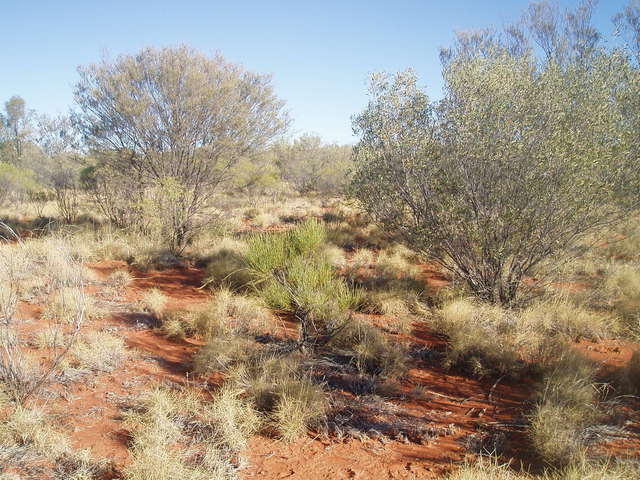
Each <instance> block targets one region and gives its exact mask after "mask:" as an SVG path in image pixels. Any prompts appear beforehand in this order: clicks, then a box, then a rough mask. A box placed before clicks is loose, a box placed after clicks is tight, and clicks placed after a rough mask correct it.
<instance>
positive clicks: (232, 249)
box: [205, 237, 253, 289]
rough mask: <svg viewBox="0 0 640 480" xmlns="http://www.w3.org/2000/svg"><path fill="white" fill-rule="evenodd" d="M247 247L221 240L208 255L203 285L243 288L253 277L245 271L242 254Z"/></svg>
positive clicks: (241, 243) (244, 244)
mask: <svg viewBox="0 0 640 480" xmlns="http://www.w3.org/2000/svg"><path fill="white" fill-rule="evenodd" d="M246 248H247V245H246V243H244V242H241V241H239V240H235V239H232V238H226V237H225V238H222V239H221V240H220V241H219V242H217V243H216V246H215V248H214V249H212V251H211V252H210V253H209V255H208V257H207V259H206V267H205V273H206V275H205V278H206V280H205V285H207V286H210V287H212V288H217V287H223V286H228V287H230V288H233V289H241V288H245V287H246V286H247V285H248V284H249V283H251V281H252V279H253V277H252V276H251V274H250V272H249V270H248V269H247V264H246V262H245V258H244V252H245V251H246Z"/></svg>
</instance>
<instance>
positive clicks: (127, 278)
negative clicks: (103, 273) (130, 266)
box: [107, 270, 133, 291]
mask: <svg viewBox="0 0 640 480" xmlns="http://www.w3.org/2000/svg"><path fill="white" fill-rule="evenodd" d="M132 281H133V277H132V276H131V274H130V273H129V271H128V270H116V271H114V272H112V273H111V274H110V275H109V278H107V283H108V284H109V285H110V286H111V287H113V288H115V289H116V290H118V291H122V290H124V289H125V288H126V287H127V286H128V285H129V284H130V283H131V282H132Z"/></svg>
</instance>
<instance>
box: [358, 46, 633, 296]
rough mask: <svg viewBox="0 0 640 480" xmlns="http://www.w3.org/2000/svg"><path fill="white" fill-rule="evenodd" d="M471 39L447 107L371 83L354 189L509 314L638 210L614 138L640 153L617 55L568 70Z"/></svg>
mask: <svg viewBox="0 0 640 480" xmlns="http://www.w3.org/2000/svg"><path fill="white" fill-rule="evenodd" d="M464 38H465V37H462V36H461V37H460V42H459V44H457V47H459V52H458V50H456V52H458V53H459V54H455V53H454V54H453V55H452V56H451V57H450V58H449V59H448V60H447V61H446V63H445V66H444V82H445V86H446V87H445V91H446V94H445V97H444V98H443V99H442V100H441V101H439V102H431V101H430V100H429V98H428V97H427V95H426V94H425V93H424V91H422V90H421V89H420V88H419V87H418V86H417V78H416V76H415V74H414V73H413V72H411V71H409V72H403V73H399V74H397V75H395V76H393V77H392V76H390V75H385V74H376V75H374V76H373V78H372V81H371V87H370V97H371V99H370V102H369V105H368V107H367V108H366V109H365V110H364V112H362V113H361V114H360V115H358V116H356V117H354V129H355V131H356V132H357V133H358V134H360V137H361V139H360V141H359V143H358V144H357V145H356V147H355V149H354V163H355V172H354V176H353V181H352V191H353V193H354V195H355V196H356V198H357V199H358V200H359V201H360V203H361V205H362V206H363V208H364V209H365V210H366V211H367V212H368V213H370V214H371V215H372V216H373V217H374V218H375V219H376V221H377V222H379V223H380V224H381V225H382V226H383V227H384V228H385V229H386V230H387V231H389V232H391V233H395V234H399V235H401V236H402V238H403V239H404V242H405V243H407V245H409V246H410V247H411V248H412V249H414V250H415V251H417V252H418V253H420V254H422V255H424V256H425V257H427V258H431V259H434V260H435V261H437V262H438V263H439V264H440V265H441V266H442V267H443V268H444V269H446V270H447V271H449V272H451V273H452V274H453V275H454V276H456V277H458V278H459V279H461V280H462V281H464V282H466V284H467V286H468V288H469V289H470V290H471V291H472V292H473V293H474V294H475V295H477V296H478V297H480V298H482V299H484V300H487V301H490V302H500V303H502V304H510V303H512V302H513V301H515V300H516V298H517V294H518V291H519V289H521V287H522V285H523V284H522V279H523V278H524V277H525V276H526V275H528V274H529V273H530V272H531V271H532V269H533V268H534V267H535V266H536V265H538V264H539V263H540V262H542V261H543V260H544V259H546V258H548V257H550V256H552V255H554V254H557V253H559V252H562V251H563V250H565V249H567V248H569V247H571V246H572V245H574V244H575V242H576V241H577V240H578V239H579V238H581V237H582V236H584V235H586V234H588V233H590V232H593V231H595V230H597V229H598V228H599V227H600V226H602V225H604V224H610V223H612V222H615V221H616V220H619V219H621V218H623V217H624V216H625V215H626V214H627V213H628V212H629V211H631V210H632V209H634V208H635V207H636V205H637V196H636V195H635V194H634V193H633V192H634V191H635V192H637V188H638V187H637V185H638V180H639V179H640V177H639V172H638V169H637V168H636V166H635V161H633V160H631V157H628V156H626V154H625V153H623V150H624V149H622V150H621V149H620V148H619V145H618V141H617V140H615V141H614V140H613V139H614V138H616V139H617V138H621V139H622V138H624V140H623V142H624V143H625V145H627V146H628V147H629V148H635V147H632V145H635V143H634V142H635V136H636V134H635V133H633V132H634V128H635V127H632V126H631V125H632V123H633V122H627V121H626V120H625V115H626V114H625V112H626V108H625V107H623V105H626V103H625V102H626V101H627V95H631V94H630V92H631V91H632V90H633V88H635V87H631V86H630V84H628V83H627V81H626V80H625V76H626V75H627V72H628V68H629V67H628V63H627V61H628V60H625V59H624V58H623V57H618V56H617V55H616V54H611V55H608V54H604V53H602V54H598V55H593V56H591V57H589V58H588V60H587V61H588V68H583V64H580V63H578V62H571V61H568V62H567V63H566V64H563V65H561V66H560V65H558V63H556V62H554V61H548V62H538V61H537V59H536V58H535V57H534V56H533V55H530V54H525V55H514V54H513V53H512V52H510V51H509V49H508V48H507V47H506V46H505V45H502V44H500V42H499V40H497V37H492V38H483V39H482V40H484V41H486V44H485V43H483V46H484V48H477V49H474V48H473V47H472V46H471V45H470V44H467V43H465V40H464ZM474 45H475V44H474ZM465 46H466V48H465ZM629 98H631V97H629ZM594 111H598V112H600V116H599V117H598V121H594V120H593V116H592V114H591V113H589V112H594ZM623 125H624V126H623ZM603 158H607V160H606V161H603V160H602V159H603Z"/></svg>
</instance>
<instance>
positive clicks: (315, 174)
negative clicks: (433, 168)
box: [0, 46, 351, 253]
mask: <svg viewBox="0 0 640 480" xmlns="http://www.w3.org/2000/svg"><path fill="white" fill-rule="evenodd" d="M79 74H80V80H79V81H78V83H77V84H76V87H75V91H74V95H75V101H76V109H75V111H73V113H72V114H71V115H70V116H69V117H58V118H49V117H47V116H37V115H36V114H35V113H34V112H32V111H30V110H28V109H27V107H26V104H25V101H24V100H23V99H22V98H20V97H17V96H16V97H12V98H11V99H9V100H8V101H7V102H6V103H5V113H4V115H3V118H2V120H3V121H2V125H3V128H2V136H1V137H0V138H1V141H0V146H1V150H0V152H1V156H2V157H1V159H0V161H1V163H0V181H1V182H2V183H3V190H2V198H1V200H2V201H3V203H5V204H6V203H10V202H12V201H24V200H25V199H29V200H32V201H37V200H40V199H42V200H46V199H50V198H53V199H55V200H56V203H57V205H58V208H59V211H60V214H61V216H62V218H63V219H64V220H65V221H67V222H69V223H71V222H73V221H74V220H75V219H76V217H77V215H78V204H79V201H80V200H79V195H80V194H82V195H84V196H87V195H88V196H89V197H90V198H91V199H92V200H93V201H94V203H95V205H96V206H97V207H98V208H99V210H100V211H101V213H103V214H104V216H105V217H106V218H108V219H109V221H110V222H111V223H113V224H114V225H115V226H117V227H123V228H131V227H135V228H138V229H142V230H145V229H146V230H148V229H153V228H155V229H156V230H157V231H158V232H159V233H160V235H161V236H162V238H163V239H164V241H165V242H166V245H167V247H168V248H169V249H170V250H171V251H172V252H174V253H180V252H181V251H182V250H183V249H184V248H185V246H186V245H187V244H188V243H189V242H190V241H191V239H192V238H193V236H194V235H195V234H196V233H197V232H198V230H199V228H201V227H202V226H204V225H206V224H207V223H208V222H209V221H210V218H209V217H208V216H207V213H206V212H207V209H208V207H210V206H211V203H212V198H213V196H214V194H216V193H217V192H219V191H220V190H221V189H222V188H224V189H227V190H228V191H239V190H242V191H248V192H252V191H256V190H265V189H270V188H271V189H273V188H282V187H281V185H282V183H284V182H286V183H287V184H288V185H290V187H292V188H293V189H294V190H296V191H299V192H301V193H309V192H311V191H321V192H323V193H328V192H338V191H339V190H340V189H341V188H343V187H344V183H345V178H346V170H347V168H348V165H349V160H350V150H351V148H350V147H348V146H347V147H341V146H337V145H325V144H323V143H322V142H321V140H320V139H319V138H318V137H314V136H303V137H302V138H300V139H299V140H295V141H293V142H290V141H286V140H283V134H284V133H285V132H286V129H287V126H288V124H289V119H288V116H287V114H286V112H285V111H284V102H283V101H282V100H280V99H279V98H277V96H276V95H275V93H274V92H273V88H272V86H271V79H270V77H269V76H267V75H260V74H256V73H253V72H248V71H246V70H244V69H243V68H241V67H239V66H237V65H234V64H232V63H230V62H228V61H226V60H225V59H224V58H223V57H221V56H215V57H207V56H205V55H203V54H201V53H199V52H197V51H195V50H193V49H191V48H189V47H186V46H181V47H177V48H164V49H153V48H147V49H144V50H142V51H141V52H139V53H138V54H136V55H124V56H121V57H118V58H117V59H116V60H115V61H113V62H108V61H103V62H102V63H100V64H95V65H90V66H87V67H81V68H79Z"/></svg>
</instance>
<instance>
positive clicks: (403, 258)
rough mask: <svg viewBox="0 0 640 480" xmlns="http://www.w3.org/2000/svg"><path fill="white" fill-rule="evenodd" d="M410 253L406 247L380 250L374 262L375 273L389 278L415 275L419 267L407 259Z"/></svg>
mask: <svg viewBox="0 0 640 480" xmlns="http://www.w3.org/2000/svg"><path fill="white" fill-rule="evenodd" d="M410 255H411V252H410V251H407V249H406V248H404V249H403V248H395V249H387V250H382V251H381V252H380V253H378V258H377V260H376V263H375V269H376V275H379V276H384V277H390V278H398V277H405V276H407V277H415V276H417V275H418V274H420V268H419V267H418V266H417V265H415V264H413V263H411V262H410V261H409V260H408V258H407V257H408V256H410Z"/></svg>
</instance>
